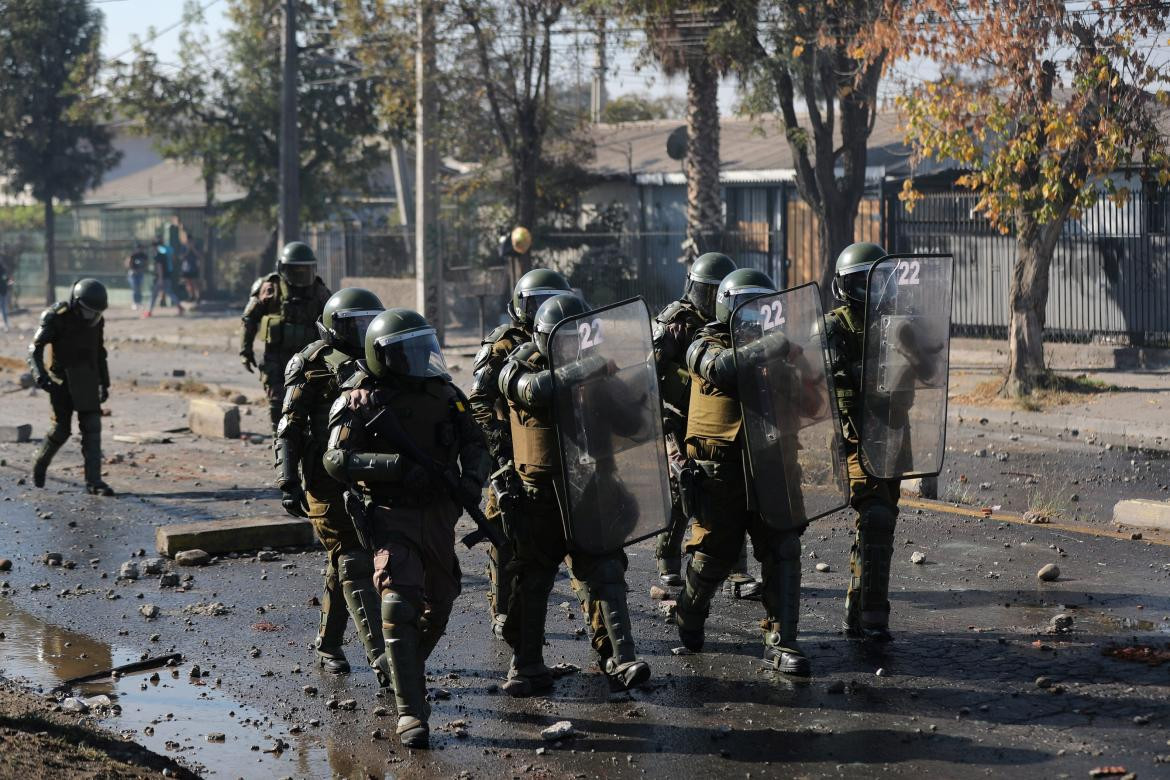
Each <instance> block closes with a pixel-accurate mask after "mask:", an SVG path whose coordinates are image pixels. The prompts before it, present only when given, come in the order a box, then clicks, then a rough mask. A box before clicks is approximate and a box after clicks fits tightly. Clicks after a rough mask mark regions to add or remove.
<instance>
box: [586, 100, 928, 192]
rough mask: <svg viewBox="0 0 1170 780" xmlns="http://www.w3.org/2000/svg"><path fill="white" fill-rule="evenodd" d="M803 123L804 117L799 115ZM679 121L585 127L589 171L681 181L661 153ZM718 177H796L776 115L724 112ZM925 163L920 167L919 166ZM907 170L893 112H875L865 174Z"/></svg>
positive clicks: (677, 168) (645, 180)
mask: <svg viewBox="0 0 1170 780" xmlns="http://www.w3.org/2000/svg"><path fill="white" fill-rule="evenodd" d="M801 119H802V126H804V127H807V126H808V125H807V121H806V120H805V119H804V118H803V117H802V118H801ZM681 126H683V122H682V121H680V120H677V119H656V120H649V121H643V122H626V123H622V124H597V125H593V126H592V127H591V128H590V134H591V138H592V141H593V145H594V153H595V154H594V159H593V161H592V162H591V163H589V164H588V166H587V167H588V169H589V170H590V172H592V173H594V174H596V175H598V176H601V177H603V178H610V179H625V178H629V177H631V176H632V177H634V178H635V180H636V181H637V182H638V183H640V184H676V183H682V182H683V181H684V179H683V174H682V162H681V161H679V160H672V159H671V158H670V157H669V156H667V154H666V139H667V137H668V136H669V135H670V134H671V132H673V131H674V130H675V129H677V128H679V127H681ZM719 157H720V179H721V180H722V181H724V182H725V183H741V182H761V183H762V182H773V181H786V180H790V179H793V178H794V177H795V166H794V164H793V158H792V150H791V149H790V148H789V146H788V142H787V141H786V140H785V138H784V130H783V127H782V124H781V121H780V118H779V117H777V116H774V115H765V116H759V117H755V118H749V117H724V118H722V119H721V120H720V122H719ZM938 167H940V166H938V165H937V164H927V165H924V164H922V163H919V164H918V165H917V166H916V169H915V173H916V174H923V173H929V172H932V171H934V170H937V169H938ZM924 169H925V170H924ZM909 173H910V148H909V147H908V146H907V145H906V144H905V143H904V141H903V133H902V129H901V123H900V121H899V118H898V115H897V114H896V113H894V112H892V111H891V112H883V113H879V114H878V115H877V117H876V119H875V121H874V128H873V132H872V133H871V134H870V137H869V159H868V166H867V175H866V178H867V179H874V178H882V177H883V176H887V175H904V174H909Z"/></svg>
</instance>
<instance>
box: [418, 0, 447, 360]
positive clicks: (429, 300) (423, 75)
mask: <svg viewBox="0 0 1170 780" xmlns="http://www.w3.org/2000/svg"><path fill="white" fill-rule="evenodd" d="M416 15H417V22H418V41H417V43H416V45H415V68H414V72H415V141H414V157H415V177H414V190H415V191H414V273H415V280H416V281H415V300H416V301H417V306H418V310H419V312H420V313H421V314H422V315H423V316H424V317H426V318H427V322H429V323H431V325H432V326H433V327H434V328H435V331H436V333H437V335H438V337H439V343H440V344H442V343H443V326H444V314H445V312H444V311H443V309H444V308H445V307H444V301H443V259H442V257H441V255H440V251H441V247H440V242H439V208H438V207H439V202H438V181H437V178H438V173H439V155H438V149H437V148H436V141H437V139H436V138H435V132H434V131H435V116H436V114H437V111H436V100H435V77H434V71H435V8H434V0H417V6H416Z"/></svg>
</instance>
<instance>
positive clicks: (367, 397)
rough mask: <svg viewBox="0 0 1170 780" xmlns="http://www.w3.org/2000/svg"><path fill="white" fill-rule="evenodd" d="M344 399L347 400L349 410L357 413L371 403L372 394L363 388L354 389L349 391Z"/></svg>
mask: <svg viewBox="0 0 1170 780" xmlns="http://www.w3.org/2000/svg"><path fill="white" fill-rule="evenodd" d="M346 397H347V399H348V403H349V408H350V409H352V410H354V411H357V410H358V409H360V408H362V407H364V406H370V405H371V404H372V403H373V401H372V398H373V393H371V392H370V391H369V390H367V389H366V388H364V387H355V388H354V389H353V390H350V391H349V394H348V395H347V396H346Z"/></svg>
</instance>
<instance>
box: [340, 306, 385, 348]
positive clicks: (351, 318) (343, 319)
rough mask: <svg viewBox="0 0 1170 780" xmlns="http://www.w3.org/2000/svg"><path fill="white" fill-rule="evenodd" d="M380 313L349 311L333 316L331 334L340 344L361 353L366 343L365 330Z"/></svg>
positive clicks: (372, 310) (361, 310)
mask: <svg viewBox="0 0 1170 780" xmlns="http://www.w3.org/2000/svg"><path fill="white" fill-rule="evenodd" d="M381 313H382V312H381V311H380V310H375V309H351V310H350V311H339V312H335V313H334V314H333V334H334V335H335V336H336V337H337V339H338V340H339V341H341V343H343V344H345V345H346V346H349V347H353V348H354V349H357V350H358V352H360V351H361V348H362V345H363V344H365V343H366V330H367V329H368V328H369V327H370V323H371V322H373V321H374V318H375V317H377V316H378V315H379V314H381Z"/></svg>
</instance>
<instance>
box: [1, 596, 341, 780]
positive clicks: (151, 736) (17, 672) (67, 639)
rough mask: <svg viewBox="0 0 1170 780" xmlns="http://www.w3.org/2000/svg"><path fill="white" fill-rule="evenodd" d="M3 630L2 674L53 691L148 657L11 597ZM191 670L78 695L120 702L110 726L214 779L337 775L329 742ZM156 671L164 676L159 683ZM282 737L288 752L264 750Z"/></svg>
mask: <svg viewBox="0 0 1170 780" xmlns="http://www.w3.org/2000/svg"><path fill="white" fill-rule="evenodd" d="M0 632H3V634H4V637H5V638H4V639H3V640H0V675H2V676H4V677H6V678H8V679H10V680H14V681H17V682H20V683H22V684H25V685H30V686H34V687H39V688H42V689H44V690H46V691H48V690H50V689H52V688H53V687H55V686H56V685H58V684H60V683H61V682H62V681H64V680H67V679H70V678H73V677H79V676H82V675H85V674H89V673H92V672H96V671H101V670H103V669H108V668H111V667H113V666H118V665H121V664H125V663H131V662H134V661H138V660H139V658H140V656H139V654H138V653H137V652H134V651H132V650H130V649H129V648H125V647H119V646H117V645H113V646H111V645H109V644H106V643H104V642H99V641H97V640H94V639H93V638H91V637H87V636H84V635H82V634H78V633H75V632H72V631H69V630H67V629H62V628H58V627H56V626H52V625H49V624H47V623H44V622H42V621H40V620H38V619H37V618H35V617H33V616H32V615H29V614H28V613H25V612H22V611H20V610H19V609H17V608H16V607H14V606H13V605H12V603H11V602H10V601H7V600H4V599H0ZM162 654H163V653H162V652H160V653H159V655H162ZM189 670H190V667H189V666H186V665H184V666H182V667H179V668H175V669H170V668H160V669H157V670H148V671H144V672H136V673H133V674H128V675H126V676H124V677H122V678H120V679H118V680H106V681H100V682H93V683H84V684H81V685H77V686H75V687H74V688H73V692H74V694H75V695H77V696H80V697H89V696H97V695H98V694H105V695H107V696H109V697H110V698H112V699H114V701H115V703H116V704H118V705H119V706H121V708H122V709H121V712H120V713H118V714H116V715H111V716H109V717H104V718H101V720H100V722H101V724H102V725H103V726H105V727H106V728H108V729H110V730H111V731H114V732H119V733H122V734H127V735H129V736H131V737H132V738H133V739H134V741H136V742H138V743H140V744H142V745H145V746H146V747H148V748H150V749H151V750H153V751H155V752H156V753H160V754H164V755H170V756H174V757H176V758H179V759H180V760H181V761H183V762H184V763H185V764H187V765H188V766H189V767H191V768H192V769H194V770H195V771H197V772H200V773H202V774H204V775H206V776H208V777H257V776H264V777H267V776H272V777H283V776H286V775H296V776H318V777H319V776H325V777H328V776H332V775H333V772H334V771H335V770H334V769H333V768H331V766H330V764H331V758H332V756H330V754H329V753H330V751H328V750H326V748H325V747H324V745H322V744H314V743H313V741H312V740H309V739H301V738H298V737H297V736H296V735H290V734H289V733H288V727H287V725H286V724H284V723H283V722H279V723H278V722H274V721H272V719H271V718H270V717H269V716H267V715H266V714H264V713H263V712H261V711H260V710H257V709H255V708H252V707H249V706H247V705H244V704H241V703H240V702H238V701H236V700H234V699H232V698H231V697H229V696H228V695H226V694H225V693H223V692H222V691H220V690H218V689H216V688H215V687H214V686H213V684H212V679H213V678H202V679H201V680H198V681H196V680H191V679H190V678H189V676H188V675H189ZM156 672H157V673H158V675H159V679H158V680H157V681H152V680H151V679H150V678H151V676H152V675H153V674H155V673H156ZM212 733H218V734H223V735H224V737H225V739H224V741H223V742H215V743H212V742H208V740H207V735H208V734H212ZM277 740H281V741H282V742H283V743H285V744H286V745H287V747H286V748H285V750H284V751H283V752H282V753H281V754H279V755H275V754H271V753H264V752H263V751H265V750H268V749H270V748H271V747H272V746H273V744H274V743H275V742H276V741H277ZM253 746H256V748H257V749H256V750H253V749H252V748H253Z"/></svg>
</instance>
